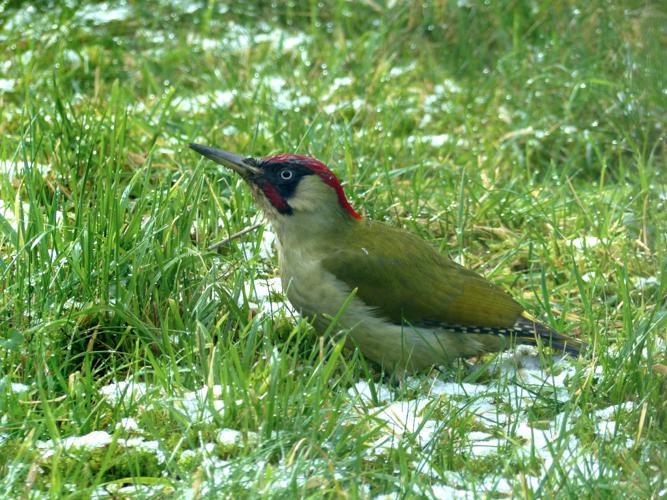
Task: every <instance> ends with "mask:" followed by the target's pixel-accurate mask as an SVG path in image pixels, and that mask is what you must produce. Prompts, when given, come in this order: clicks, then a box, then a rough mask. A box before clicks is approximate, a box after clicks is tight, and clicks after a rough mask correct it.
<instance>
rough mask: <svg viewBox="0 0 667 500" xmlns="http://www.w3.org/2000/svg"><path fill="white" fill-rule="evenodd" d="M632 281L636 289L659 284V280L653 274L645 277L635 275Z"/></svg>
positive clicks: (644, 288)
mask: <svg viewBox="0 0 667 500" xmlns="http://www.w3.org/2000/svg"><path fill="white" fill-rule="evenodd" d="M632 282H633V283H634V285H635V287H636V288H637V289H638V290H646V289H648V288H653V287H657V286H659V285H660V281H659V280H658V278H656V277H655V276H648V277H646V278H644V277H642V276H636V277H634V278H633V279H632Z"/></svg>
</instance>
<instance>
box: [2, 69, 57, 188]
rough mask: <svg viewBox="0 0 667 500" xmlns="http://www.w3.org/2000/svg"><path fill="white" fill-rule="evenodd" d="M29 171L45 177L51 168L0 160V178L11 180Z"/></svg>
mask: <svg viewBox="0 0 667 500" xmlns="http://www.w3.org/2000/svg"><path fill="white" fill-rule="evenodd" d="M0 84H1V82H0ZM0 90H1V88H0ZM30 169H32V170H33V171H35V172H37V173H39V174H40V175H42V176H45V175H46V174H48V173H49V172H50V171H51V166H50V165H43V164H41V163H25V162H23V161H12V160H0V177H2V176H4V177H8V178H9V179H10V180H13V179H16V178H17V177H19V176H21V175H24V174H25V173H26V172H27V171H29V170H30Z"/></svg>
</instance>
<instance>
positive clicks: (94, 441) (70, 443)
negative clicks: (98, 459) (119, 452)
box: [37, 431, 112, 458]
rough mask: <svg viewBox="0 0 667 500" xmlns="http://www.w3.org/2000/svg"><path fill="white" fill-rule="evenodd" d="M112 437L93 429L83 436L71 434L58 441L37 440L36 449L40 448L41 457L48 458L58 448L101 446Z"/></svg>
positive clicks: (106, 443) (85, 448)
mask: <svg viewBox="0 0 667 500" xmlns="http://www.w3.org/2000/svg"><path fill="white" fill-rule="evenodd" d="M111 441H112V437H111V434H109V433H108V432H106V431H93V432H91V433H89V434H85V435H83V436H71V437H67V438H65V439H62V440H60V441H54V440H52V439H50V440H48V441H45V442H44V441H38V442H37V449H39V450H42V457H43V458H49V457H51V456H53V455H54V454H55V452H56V450H57V449H58V448H62V449H64V450H68V451H72V450H92V449H95V448H102V447H104V446H107V445H109V444H110V443H111Z"/></svg>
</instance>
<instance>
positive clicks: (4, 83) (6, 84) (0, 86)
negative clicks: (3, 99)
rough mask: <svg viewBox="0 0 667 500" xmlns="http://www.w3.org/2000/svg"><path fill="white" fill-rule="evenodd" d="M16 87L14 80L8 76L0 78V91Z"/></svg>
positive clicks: (7, 90)
mask: <svg viewBox="0 0 667 500" xmlns="http://www.w3.org/2000/svg"><path fill="white" fill-rule="evenodd" d="M14 87H16V80H11V79H9V78H0V93H2V92H11V91H12V90H14Z"/></svg>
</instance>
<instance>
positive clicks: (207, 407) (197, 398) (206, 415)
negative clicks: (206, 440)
mask: <svg viewBox="0 0 667 500" xmlns="http://www.w3.org/2000/svg"><path fill="white" fill-rule="evenodd" d="M221 396H222V386H221V385H219V384H216V385H214V386H212V387H211V388H210V389H209V388H208V387H203V388H201V389H199V390H196V391H191V392H186V393H185V394H183V395H182V396H181V397H179V398H174V402H175V403H176V404H177V406H178V407H179V408H180V409H181V410H182V412H183V413H184V414H185V415H186V416H187V417H188V419H189V421H190V422H205V423H209V422H213V419H214V414H213V412H215V413H221V412H222V411H223V409H224V407H225V405H224V402H223V401H222V400H220V397H221Z"/></svg>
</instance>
